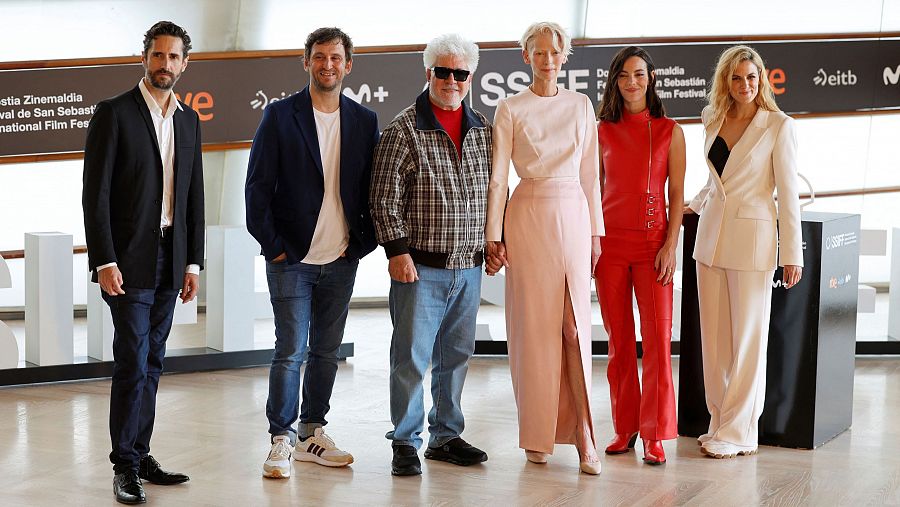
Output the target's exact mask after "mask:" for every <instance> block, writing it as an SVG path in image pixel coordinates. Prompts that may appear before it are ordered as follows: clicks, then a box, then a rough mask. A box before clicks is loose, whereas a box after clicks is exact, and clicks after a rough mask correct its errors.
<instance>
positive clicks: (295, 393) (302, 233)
mask: <svg viewBox="0 0 900 507" xmlns="http://www.w3.org/2000/svg"><path fill="white" fill-rule="evenodd" d="M352 58H353V43H352V41H351V40H350V37H348V36H347V34H345V33H344V32H342V31H341V30H339V29H337V28H320V29H318V30H316V31H314V32H312V33H311V34H310V35H309V37H307V39H306V51H305V53H304V56H303V67H304V69H305V70H306V71H307V72H309V83H310V84H309V86H307V87H306V88H304V89H303V90H302V91H300V92H298V93H296V94H295V95H292V96H290V97H288V98H285V99H283V100H279V101H278V102H275V103H272V104H269V106H267V107H266V109H265V112H264V113H263V118H262V121H261V122H260V125H259V129H258V130H257V131H256V136H255V137H254V139H253V147H252V148H251V149H250V164H249V167H248V169H247V185H246V200H247V228H248V230H249V231H250V233H251V234H252V235H253V236H254V237H255V238H256V239H257V241H259V244H260V245H261V246H262V253H263V255H264V256H265V258H266V261H267V262H266V276H267V278H268V282H269V293H270V295H271V300H272V309H273V313H274V315H275V356H274V357H273V359H272V368H271V370H270V373H269V400H268V403H267V404H266V416H267V417H268V419H269V434H270V435H271V442H272V447H271V449H270V451H269V455H268V457H267V458H266V461H265V463H264V464H263V476H265V477H272V478H286V477H290V474H291V457H292V456H293V458H294V459H295V460H298V461H309V462H313V463H317V464H319V465H324V466H330V467H340V466H346V465H349V464H350V463H352V462H353V456H352V455H351V454H350V453H349V452H346V451H343V450H341V449H339V448H338V447H337V446H336V445H335V443H334V441H333V440H332V439H331V438H330V437H329V436H328V435H326V434H325V432H324V428H323V426H324V425H325V424H326V423H327V421H326V420H325V415H326V414H327V413H328V409H329V408H330V406H329V402H330V400H331V392H332V388H333V387H334V379H335V375H336V373H337V351H338V347H340V345H341V340H342V338H343V336H344V324H345V323H346V321H347V313H348V311H349V308H350V295H351V294H352V292H353V284H354V281H355V280H356V268H357V266H358V265H359V259H360V258H361V257H363V256H364V255H366V254H368V253H369V252H371V251H372V250H374V249H375V247H376V242H375V230H374V228H373V226H372V219H371V217H370V215H369V179H370V175H371V166H372V154H373V152H374V149H375V144H376V143H377V142H378V135H379V134H378V119H377V118H376V116H375V113H374V112H372V111H370V110H368V109H366V108H365V107H363V106H361V105H359V104H357V103H355V102H353V101H352V100H350V99H349V98H347V97H345V96H344V95H343V94H342V93H341V82H342V80H343V78H344V76H345V75H346V74H349V73H350V69H351V66H352V63H353V60H352ZM307 339H308V341H307ZM307 344H308V347H307ZM307 355H308V356H309V361H308V364H307V366H306V372H305V374H304V377H303V404H302V405H300V404H299V397H300V393H299V390H300V366H301V365H302V364H303V361H304V360H305V359H306V356H307ZM298 411H299V412H300V413H299V418H300V423H299V424H298V425H297V427H296V429H295V428H294V423H295V422H296V421H297V417H298Z"/></svg>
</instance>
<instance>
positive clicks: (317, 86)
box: [312, 75, 341, 92]
mask: <svg viewBox="0 0 900 507" xmlns="http://www.w3.org/2000/svg"><path fill="white" fill-rule="evenodd" d="M312 85H313V87H315V89H316V90H319V91H320V92H333V91H334V90H336V89H338V88H339V87H340V86H341V81H339V80H338V81H335V82H334V84H333V85H331V86H326V85H324V84H322V83H321V82H320V81H319V79H318V77H316V76H315V75H314V76H313V77H312Z"/></svg>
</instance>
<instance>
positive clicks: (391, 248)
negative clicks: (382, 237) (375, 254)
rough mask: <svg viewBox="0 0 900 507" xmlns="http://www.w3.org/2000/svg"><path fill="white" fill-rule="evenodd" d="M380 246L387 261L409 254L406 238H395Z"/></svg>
mask: <svg viewBox="0 0 900 507" xmlns="http://www.w3.org/2000/svg"><path fill="white" fill-rule="evenodd" d="M381 246H383V247H384V253H385V255H387V258H388V259H390V258H391V257H396V256H398V255H403V254H407V253H409V240H408V239H406V238H397V239H395V240H391V241H388V242H387V243H382V244H381Z"/></svg>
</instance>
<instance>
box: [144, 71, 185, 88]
mask: <svg viewBox="0 0 900 507" xmlns="http://www.w3.org/2000/svg"><path fill="white" fill-rule="evenodd" d="M179 77H180V75H174V74H171V73H169V72H166V71H164V70H158V71H156V72H153V73H152V74H151V73H150V72H148V73H147V79H148V80H149V81H150V84H151V85H152V86H153V87H154V88H156V89H158V90H171V89H172V87H173V86H175V82H176V81H178V78H179Z"/></svg>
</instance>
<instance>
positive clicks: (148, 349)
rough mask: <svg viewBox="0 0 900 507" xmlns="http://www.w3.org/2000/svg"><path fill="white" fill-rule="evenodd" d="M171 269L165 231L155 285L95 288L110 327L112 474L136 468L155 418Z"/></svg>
mask: <svg viewBox="0 0 900 507" xmlns="http://www.w3.org/2000/svg"><path fill="white" fill-rule="evenodd" d="M171 273H172V245H171V235H170V236H169V237H168V238H166V239H162V240H160V244H159V248H158V250H157V257H156V287H155V288H153V289H146V288H138V287H129V286H128V280H127V279H126V280H124V282H125V285H124V287H123V290H124V291H125V294H119V295H116V296H110V295H109V294H107V293H105V292H101V294H102V295H103V300H104V301H106V304H107V305H109V312H110V314H112V321H113V327H114V328H115V334H114V335H113V376H112V386H111V387H110V392H109V434H110V438H111V440H112V452H110V454H109V460H110V461H111V462H112V464H113V471H114V473H117V474H119V473H122V472H126V471H128V470H137V469H138V463H140V459H141V457H143V456H146V455H147V454H149V453H150V437H151V435H152V434H153V423H154V421H155V420H156V391H157V389H158V387H159V375H160V374H161V373H162V370H163V360H164V358H165V355H166V338H168V336H169V330H170V329H171V328H172V317H173V313H174V311H175V302H176V301H177V299H178V291H179V289H180V287H178V288H172V287H170V286H169V282H168V280H169V279H170V277H171Z"/></svg>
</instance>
